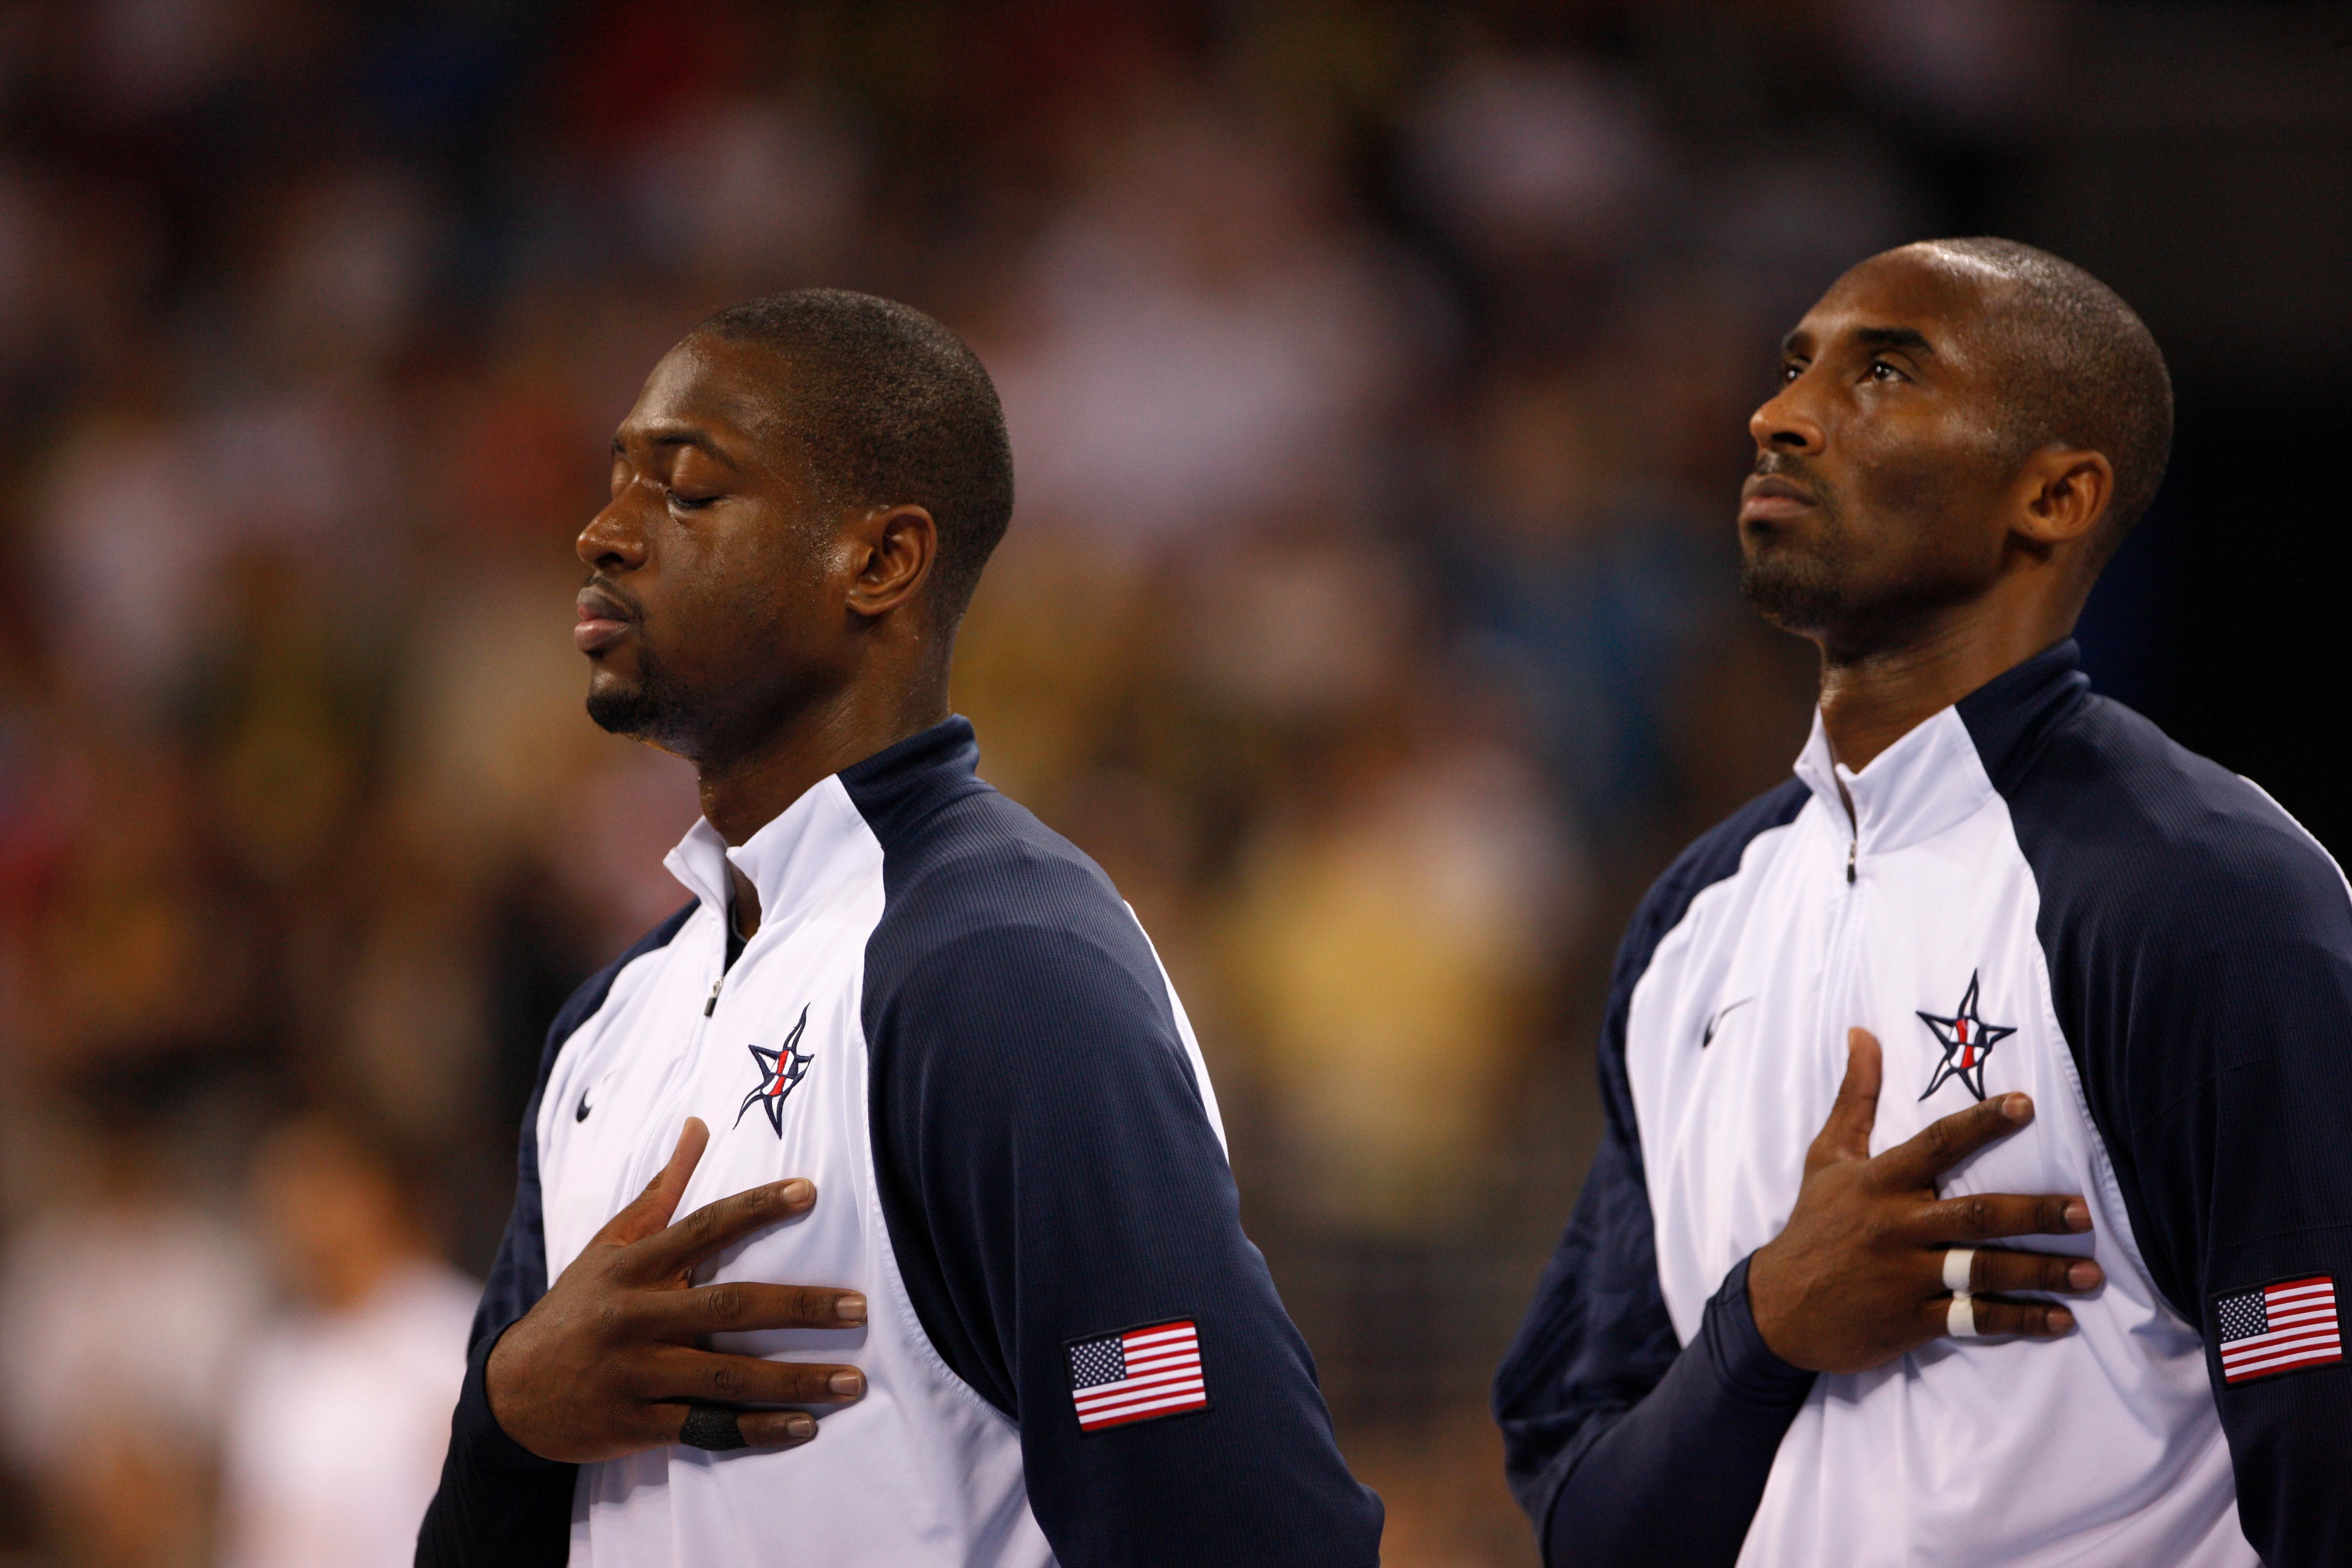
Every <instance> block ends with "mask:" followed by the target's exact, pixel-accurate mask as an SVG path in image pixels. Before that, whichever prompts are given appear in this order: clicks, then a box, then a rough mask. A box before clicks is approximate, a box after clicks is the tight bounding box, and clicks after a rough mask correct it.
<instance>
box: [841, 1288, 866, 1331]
mask: <svg viewBox="0 0 2352 1568" xmlns="http://www.w3.org/2000/svg"><path fill="white" fill-rule="evenodd" d="M833 1312H834V1316H835V1317H837V1318H839V1319H840V1320H841V1321H843V1322H845V1323H862V1322H864V1321H866V1298H865V1297H863V1296H861V1295H859V1294H858V1293H857V1292H856V1291H855V1290H851V1291H847V1292H845V1293H844V1294H843V1295H841V1296H839V1297H837V1298H835V1300H834V1303H833Z"/></svg>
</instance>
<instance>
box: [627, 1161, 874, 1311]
mask: <svg viewBox="0 0 2352 1568" xmlns="http://www.w3.org/2000/svg"><path fill="white" fill-rule="evenodd" d="M689 1125H691V1126H697V1127H698V1126H700V1125H701V1123H700V1122H692V1123H689ZM673 1163H675V1162H673ZM648 1195H649V1196H650V1195H651V1194H650V1193H648ZM638 1201H639V1202H640V1203H642V1202H644V1201H645V1200H644V1199H639V1200H638ZM815 1202H816V1185H815V1184H814V1183H813V1182H810V1181H808V1180H806V1179H805V1178H803V1177H800V1176H794V1177H793V1178H792V1180H790V1181H786V1182H770V1183H769V1184H766V1185H765V1186H759V1187H749V1188H746V1189H745V1190H744V1191H742V1192H740V1193H736V1194H732V1195H731V1196H728V1197H723V1198H720V1199H719V1201H718V1202H716V1203H709V1204H705V1205H702V1206H701V1207H700V1208H698V1209H697V1210H695V1211H694V1212H693V1213H692V1214H690V1215H687V1216H686V1217H685V1218H684V1219H682V1220H679V1221H678V1222H677V1224H676V1225H673V1226H669V1227H668V1228H667V1230H662V1231H658V1232H656V1233H655V1234H654V1235H651V1236H648V1237H645V1238H644V1239H642V1240H640V1241H638V1242H637V1243H636V1244H635V1246H633V1247H630V1249H629V1251H630V1258H629V1271H630V1273H631V1275H632V1276H633V1277H635V1278H637V1279H646V1280H654V1279H670V1278H673V1277H677V1276H681V1275H684V1274H685V1273H686V1272H687V1271H688V1270H689V1269H691V1268H693V1267H694V1266H695V1265H696V1264H698V1263H699V1262H701V1261H702V1260H703V1259H704V1258H708V1257H709V1256H710V1255H711V1254H712V1253H714V1252H717V1251H718V1250H719V1249H720V1248H721V1247H727V1246H730V1245H731V1244H733V1243H735V1242H737V1241H740V1240H741V1239H742V1238H743V1237H747V1236H749V1235H751V1233H752V1232H753V1231H755V1230H761V1229H764V1228H766V1227H767V1226H772V1225H780V1224H782V1222H783V1221H785V1220H788V1219H797V1218H799V1217H800V1216H801V1215H804V1214H806V1213H808V1211H809V1209H810V1207H811V1206H812V1205H814V1204H815ZM670 1203H671V1206H672V1207H675V1206H676V1205H677V1200H676V1199H675V1198H672V1199H671V1200H670ZM632 1206H634V1205H632ZM836 1326H837V1325H836Z"/></svg>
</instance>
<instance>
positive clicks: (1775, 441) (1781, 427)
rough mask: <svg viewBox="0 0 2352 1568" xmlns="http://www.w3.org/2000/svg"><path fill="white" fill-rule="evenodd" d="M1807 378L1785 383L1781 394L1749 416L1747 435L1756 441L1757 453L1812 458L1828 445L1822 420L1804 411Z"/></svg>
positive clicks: (1776, 394)
mask: <svg viewBox="0 0 2352 1568" xmlns="http://www.w3.org/2000/svg"><path fill="white" fill-rule="evenodd" d="M1805 379H1806V378H1805V377H1804V376H1802V375H1800V376H1798V377H1796V378H1795V379H1794V380H1792V381H1789V382H1786V383H1783V384H1782V385H1781V387H1780V391H1778V392H1776V393H1774V394H1773V395H1771V396H1769V397H1768V398H1766V399H1765V400H1764V405H1763V406H1762V407H1760V408H1759V409H1758V410H1757V411H1756V412H1755V413H1753V414H1751V415H1749V416H1748V435H1749V436H1750V437H1753V438H1754V439H1755V442H1756V450H1757V451H1758V452H1759V453H1762V452H1790V453H1794V454H1796V455H1799V456H1801V457H1812V456H1814V455H1816V454H1818V453H1819V452H1820V451H1821V449H1822V446H1823V445H1824V444H1826V443H1827V441H1828V439H1829V436H1828V433H1827V432H1825V431H1824V430H1823V429H1822V423H1821V421H1820V420H1818V419H1816V418H1814V417H1813V416H1811V414H1809V413H1808V412H1806V410H1805V406H1804V402H1805V393H1804V390H1803V389H1804V385H1805Z"/></svg>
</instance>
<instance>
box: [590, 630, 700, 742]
mask: <svg viewBox="0 0 2352 1568" xmlns="http://www.w3.org/2000/svg"><path fill="white" fill-rule="evenodd" d="M681 716H682V714H681V709H680V704H679V702H678V700H677V693H676V692H674V691H672V690H671V689H670V688H669V684H668V683H667V681H665V680H664V679H662V672H661V667H660V666H659V665H657V664H656V663H655V662H654V660H653V658H652V657H651V656H650V655H647V654H646V653H644V652H643V651H642V650H640V652H639V654H638V656H637V679H636V681H635V684H634V685H630V686H620V685H617V684H614V685H609V686H600V687H596V688H594V689H591V690H590V691H589V693H588V717H589V718H590V719H591V720H592V721H594V723H595V724H596V726H597V728H599V729H602V730H607V731H611V732H612V733H614V734H615V735H626V736H628V737H629V738H630V739H631V740H633V741H647V742H652V743H654V744H656V745H660V744H662V743H663V742H665V741H666V740H668V739H670V738H671V737H673V736H674V735H675V733H676V731H677V726H678V721H679V719H680V718H681Z"/></svg>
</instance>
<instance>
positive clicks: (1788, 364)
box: [1780, 360, 1805, 386]
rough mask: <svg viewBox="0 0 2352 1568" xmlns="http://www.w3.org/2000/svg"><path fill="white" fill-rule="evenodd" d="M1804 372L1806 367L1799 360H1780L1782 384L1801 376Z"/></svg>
mask: <svg viewBox="0 0 2352 1568" xmlns="http://www.w3.org/2000/svg"><path fill="white" fill-rule="evenodd" d="M1802 374H1805V367H1804V366H1803V365H1802V364H1801V363H1798V362H1797V361H1795V360H1783V361H1781V362H1780V384H1781V385H1782V386H1786V385H1788V384H1790V382H1792V381H1794V380H1796V379H1797V378H1798V377H1799V376H1801V375H1802Z"/></svg>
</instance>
